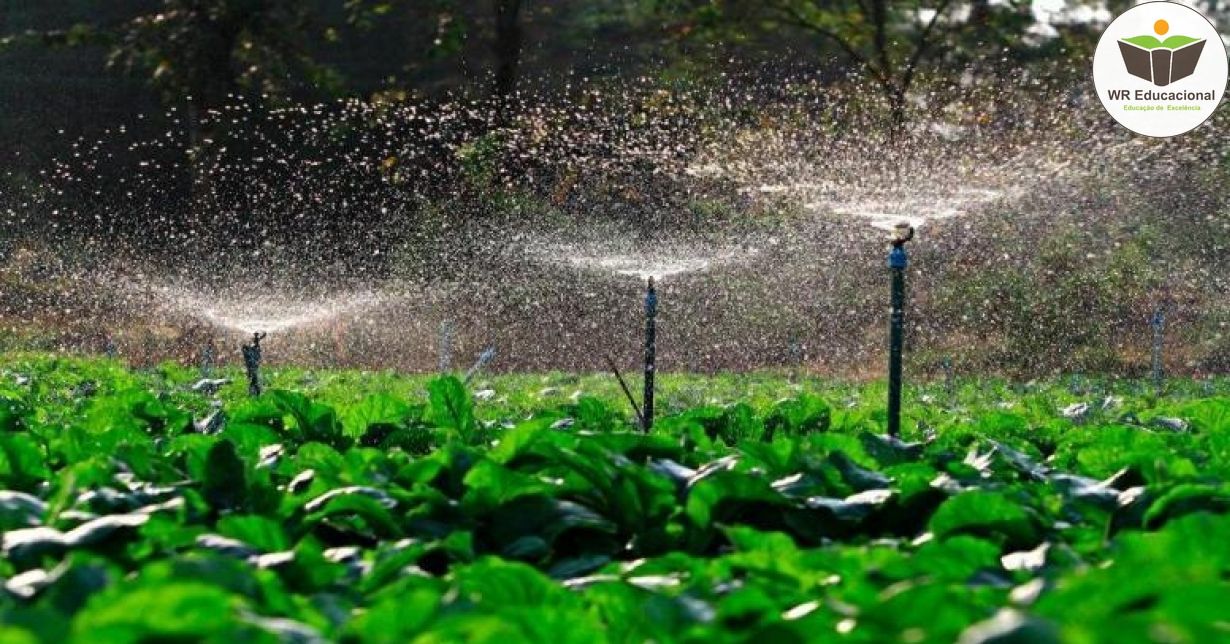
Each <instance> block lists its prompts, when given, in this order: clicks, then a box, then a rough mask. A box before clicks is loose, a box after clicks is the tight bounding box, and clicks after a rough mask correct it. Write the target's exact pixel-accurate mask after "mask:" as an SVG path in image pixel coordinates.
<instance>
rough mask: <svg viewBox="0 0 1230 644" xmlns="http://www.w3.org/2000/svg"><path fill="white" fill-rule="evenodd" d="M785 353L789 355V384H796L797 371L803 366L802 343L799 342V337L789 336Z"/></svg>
mask: <svg viewBox="0 0 1230 644" xmlns="http://www.w3.org/2000/svg"><path fill="white" fill-rule="evenodd" d="M787 351H788V352H789V354H790V358H789V361H790V382H797V381H798V379H799V370H800V369H801V368H802V366H803V343H801V342H799V336H797V335H791V336H790V344H789V345H788V346H787Z"/></svg>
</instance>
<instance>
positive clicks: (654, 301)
mask: <svg viewBox="0 0 1230 644" xmlns="http://www.w3.org/2000/svg"><path fill="white" fill-rule="evenodd" d="M657 317H658V292H657V290H656V289H654V286H653V278H652V277H651V278H649V288H648V290H646V291H645V395H644V398H643V400H644V413H643V414H642V415H641V428H642V429H644V430H645V433H646V434H648V433H649V431H650V430H652V429H653V391H654V382H653V376H654V371H655V369H656V366H655V363H656V362H657V358H658V323H657Z"/></svg>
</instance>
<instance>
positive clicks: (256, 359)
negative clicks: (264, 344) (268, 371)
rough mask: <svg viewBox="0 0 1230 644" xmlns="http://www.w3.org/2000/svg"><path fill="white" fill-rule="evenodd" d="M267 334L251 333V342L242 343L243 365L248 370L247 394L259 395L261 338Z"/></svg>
mask: <svg viewBox="0 0 1230 644" xmlns="http://www.w3.org/2000/svg"><path fill="white" fill-rule="evenodd" d="M268 335H269V334H267V333H253V334H252V344H245V345H243V366H244V368H246V369H247V370H248V395H249V396H253V397H256V396H259V395H261V374H260V370H261V340H264V339H265V338H266V337H267V336H268Z"/></svg>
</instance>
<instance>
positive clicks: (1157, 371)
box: [1149, 306, 1166, 396]
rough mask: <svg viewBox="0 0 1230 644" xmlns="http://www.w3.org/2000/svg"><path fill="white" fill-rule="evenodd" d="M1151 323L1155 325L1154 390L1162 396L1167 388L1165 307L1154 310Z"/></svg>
mask: <svg viewBox="0 0 1230 644" xmlns="http://www.w3.org/2000/svg"><path fill="white" fill-rule="evenodd" d="M1149 325H1150V326H1152V327H1153V390H1154V391H1155V392H1156V393H1157V395H1158V396H1161V395H1162V391H1163V389H1164V388H1165V382H1164V381H1163V376H1164V373H1163V369H1162V343H1163V339H1164V337H1163V334H1164V333H1165V331H1166V311H1165V309H1164V308H1163V307H1160V306H1159V307H1157V310H1156V311H1154V312H1153V318H1152V319H1150V320H1149Z"/></svg>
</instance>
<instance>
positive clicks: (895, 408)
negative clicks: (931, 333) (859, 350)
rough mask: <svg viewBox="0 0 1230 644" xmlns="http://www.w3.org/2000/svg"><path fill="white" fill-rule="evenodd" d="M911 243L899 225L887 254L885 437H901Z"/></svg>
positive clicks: (907, 231)
mask: <svg viewBox="0 0 1230 644" xmlns="http://www.w3.org/2000/svg"><path fill="white" fill-rule="evenodd" d="M911 239H914V228H913V227H912V226H910V225H908V224H899V225H898V226H897V228H896V231H895V237H894V238H893V248H892V250H891V251H889V253H888V268H889V272H890V274H891V275H892V309H891V314H890V317H889V326H888V435H889V436H893V437H897V436H900V435H901V352H902V343H903V340H904V336H905V269H906V267H907V266H908V265H909V258H908V257H907V256H906V254H905V244H906V242H908V241H910V240H911Z"/></svg>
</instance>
